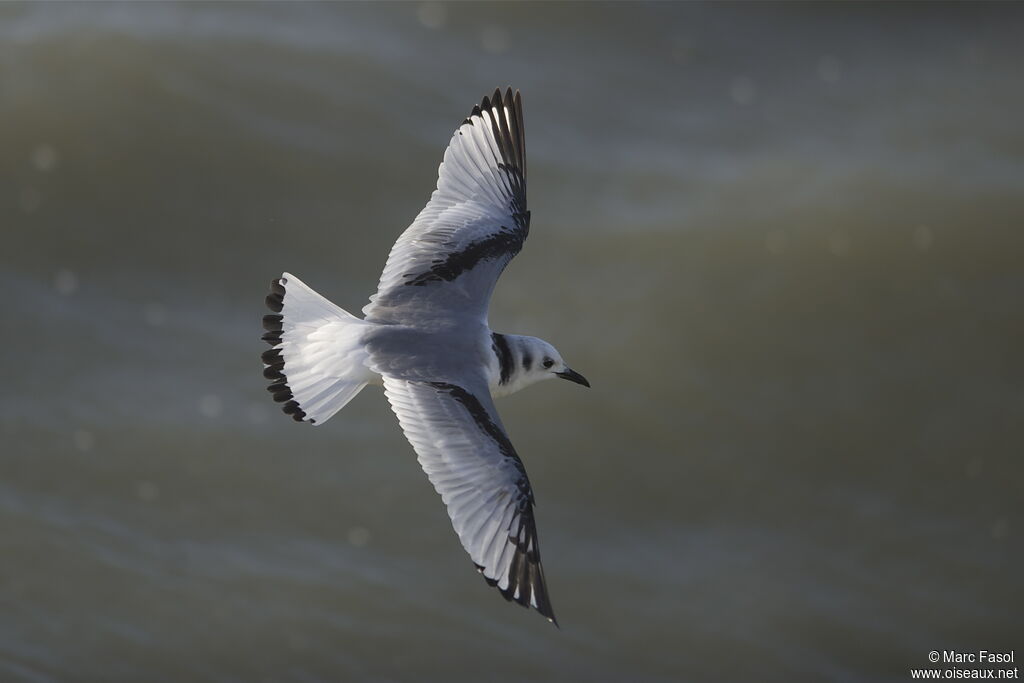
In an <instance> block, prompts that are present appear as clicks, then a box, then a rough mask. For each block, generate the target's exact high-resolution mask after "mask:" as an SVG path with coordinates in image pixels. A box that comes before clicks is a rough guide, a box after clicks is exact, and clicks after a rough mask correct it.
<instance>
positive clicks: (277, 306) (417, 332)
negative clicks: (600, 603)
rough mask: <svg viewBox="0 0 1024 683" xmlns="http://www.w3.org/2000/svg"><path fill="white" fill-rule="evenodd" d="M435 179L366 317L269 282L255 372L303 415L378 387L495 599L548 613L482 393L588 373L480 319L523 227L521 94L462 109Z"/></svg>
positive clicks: (524, 510)
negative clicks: (259, 367)
mask: <svg viewBox="0 0 1024 683" xmlns="http://www.w3.org/2000/svg"><path fill="white" fill-rule="evenodd" d="M437 175H438V178H437V189H436V190H434V192H433V194H432V195H431V196H430V201H429V202H428V203H427V205H426V206H425V207H424V208H423V210H422V211H420V213H419V215H418V216H417V217H416V220H414V221H413V222H412V225H410V226H409V227H408V228H407V229H406V230H405V232H403V233H402V235H401V236H400V237H399V238H398V241H397V242H395V246H394V247H392V249H391V254H390V255H389V256H388V260H387V263H386V264H385V266H384V272H383V274H382V275H381V278H380V284H379V285H378V286H377V293H376V294H374V295H373V296H371V297H370V303H369V304H367V305H366V306H364V307H363V314H364V316H365V317H364V318H363V319H362V320H360V319H359V318H357V317H355V316H353V315H351V314H349V313H347V312H346V311H344V310H342V309H341V308H339V307H338V306H336V305H334V304H333V303H331V302H330V301H328V300H327V299H325V298H324V297H322V296H320V295H319V294H317V293H316V292H314V291H313V290H312V289H310V288H309V287H308V286H306V285H305V284H304V283H303V282H302V281H301V280H299V278H297V277H295V276H294V275H291V274H289V273H284V274H283V275H281V277H280V278H278V279H276V280H274V282H273V283H272V284H271V288H272V291H271V293H270V294H269V295H268V296H267V306H269V307H270V309H271V310H272V311H274V313H273V314H272V315H267V316H265V317H264V318H263V327H264V328H265V329H266V330H267V332H266V334H264V335H263V339H264V341H266V342H267V343H269V344H270V345H271V346H273V348H272V349H271V350H269V351H267V352H266V353H264V354H263V362H264V364H265V365H266V368H265V369H264V371H263V374H264V376H265V377H266V378H267V379H269V380H271V381H272V382H273V383H272V384H271V385H270V387H269V390H270V392H271V393H272V394H273V395H274V400H275V401H277V402H279V403H283V404H284V406H283V407H284V412H285V413H287V414H288V415H291V416H292V417H293V418H294V419H295V420H297V421H300V422H308V423H310V424H315V425H320V424H323V423H324V422H326V421H327V420H328V419H329V418H330V417H331V416H332V415H334V414H335V413H336V412H338V411H339V410H340V409H341V408H342V406H344V405H345V404H346V403H348V402H349V401H350V400H352V398H353V397H354V396H355V395H356V394H358V393H359V390H360V389H362V388H363V387H365V386H366V385H367V384H383V385H384V394H385V395H386V396H387V399H388V401H389V402H390V403H391V408H392V410H394V412H395V414H396V415H397V416H398V422H399V424H400V425H401V426H402V430H403V431H404V432H405V436H406V438H407V439H408V440H409V442H410V443H411V444H412V447H413V448H414V449H415V451H416V454H417V456H418V460H419V463H420V465H421V466H422V467H423V470H424V471H425V472H426V473H427V476H428V477H429V478H430V482H431V483H432V484H433V485H434V488H435V489H437V492H438V493H440V494H441V499H442V500H443V501H444V503H445V505H446V506H447V508H448V515H449V516H450V517H451V520H452V525H453V526H454V527H455V532H456V533H457V534H458V536H459V540H460V541H461V542H462V546H463V547H464V548H465V549H466V552H468V553H469V556H470V558H472V560H473V563H474V564H475V565H476V568H477V570H478V571H479V572H480V573H481V574H483V577H484V579H486V580H487V583H488V584H490V585H492V586H496V587H497V588H498V590H500V591H501V594H502V596H503V597H504V598H505V599H506V600H512V601H515V602H517V603H519V604H520V605H523V606H524V607H533V608H534V609H536V610H537V611H538V612H540V613H541V614H542V615H544V616H545V617H547V618H548V619H549V620H550V621H551V622H552V623H556V622H555V614H554V612H553V611H552V609H551V601H550V600H549V598H548V589H547V586H546V585H545V583H544V570H543V569H542V567H541V563H540V548H539V547H538V545H537V525H536V522H535V520H534V511H533V503H534V500H533V491H532V489H531V488H530V480H529V478H528V477H527V476H526V470H525V468H524V467H523V462H522V460H520V459H519V455H518V454H517V453H516V450H515V448H513V446H512V442H511V441H509V438H508V435H507V434H506V433H505V428H504V427H503V426H502V424H501V418H500V417H499V416H498V412H497V410H496V409H495V407H494V403H493V401H492V400H491V399H492V398H493V397H497V396H504V395H507V394H511V393H513V392H516V391H519V390H520V389H522V388H524V387H526V386H528V385H530V384H533V383H534V382H538V381H540V380H542V379H547V378H549V377H561V378H563V379H567V380H570V381H572V382H576V383H577V384H582V385H583V386H587V387H589V386H590V384H589V383H588V382H587V380H586V379H585V378H584V377H583V375H581V374H579V373H578V372H576V371H574V370H572V369H570V368H569V366H568V365H566V364H565V361H564V360H562V356H561V355H560V354H559V353H558V351H556V350H555V347H554V346H552V345H551V344H549V343H547V342H546V341H543V340H542V339H537V338H536V337H525V336H520V335H514V334H499V333H497V332H492V331H491V328H490V326H489V325H488V323H487V307H488V304H489V301H490V298H491V292H492V291H494V285H495V283H496V282H497V280H498V276H499V275H501V272H502V271H503V270H504V269H505V266H507V265H508V263H509V261H511V260H512V257H514V256H515V255H516V254H518V253H519V250H520V249H521V248H522V246H523V242H524V241H525V240H526V236H527V234H529V232H530V212H529V211H528V210H527V209H526V146H525V141H524V139H523V108H522V100H521V99H520V97H519V92H518V91H517V92H516V93H515V94H513V93H512V90H511V89H508V90H506V91H505V93H504V95H502V93H501V91H500V90H495V91H494V94H493V95H492V96H491V97H484V98H483V101H482V102H481V103H480V105H479V106H476V107H473V111H472V113H471V114H470V115H469V118H467V119H466V120H465V121H463V122H462V125H461V126H459V128H458V130H456V131H455V133H454V135H452V139H451V142H450V143H449V144H448V149H447V150H445V153H444V161H443V162H442V163H441V166H440V167H439V168H438V171H437Z"/></svg>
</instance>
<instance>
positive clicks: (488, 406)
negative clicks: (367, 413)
mask: <svg viewBox="0 0 1024 683" xmlns="http://www.w3.org/2000/svg"><path fill="white" fill-rule="evenodd" d="M384 393H385V394H386V395H387V397H388V401H390V403H391V407H392V409H393V410H394V411H395V414H396V415H397V416H398V421H399V423H400V424H401V425H402V430H403V431H404V432H405V436H406V438H408V439H409V441H410V442H411V443H412V445H413V448H414V449H416V454H417V456H419V457H418V460H419V463H420V465H421V466H422V467H423V470H424V471H425V472H426V473H427V476H428V477H429V478H430V482H431V483H432V484H433V485H434V488H435V489H437V492H438V493H440V494H441V499H442V500H444V503H445V505H446V506H447V507H448V515H449V516H450V517H451V519H452V526H454V527H455V532H456V533H457V534H458V535H459V540H460V541H462V546H463V547H464V548H465V549H466V551H467V552H468V553H469V556H470V558H472V560H473V563H474V564H475V565H476V568H477V569H478V570H479V571H480V573H481V574H483V575H484V578H485V579H486V580H487V583H489V584H490V585H492V586H497V587H498V590H500V591H501V594H502V596H504V598H505V599H506V600H514V601H515V602H517V603H519V604H520V605H523V606H524V607H533V608H535V609H536V610H537V611H538V612H540V613H541V614H543V615H544V616H545V617H547V618H548V619H549V620H550V621H551V622H553V623H555V615H554V612H553V611H552V609H551V602H550V601H549V600H548V591H547V586H546V585H545V583H544V571H543V569H542V568H541V564H540V549H539V548H538V546H537V526H536V523H535V522H534V517H533V491H532V490H531V488H530V480H529V479H528V478H527V476H526V470H525V469H524V468H523V463H522V461H521V460H520V459H519V456H518V455H516V451H515V449H514V448H513V447H512V443H511V442H510V441H509V439H508V436H506V434H505V429H504V427H502V425H501V420H500V419H499V418H498V414H497V412H496V411H495V409H494V404H493V403H492V402H491V397H490V393H489V392H488V391H487V385H486V383H484V382H483V381H479V382H473V383H472V386H470V387H462V386H459V385H456V384H452V383H449V382H428V381H418V380H405V379H398V378H395V377H390V376H388V375H385V376H384Z"/></svg>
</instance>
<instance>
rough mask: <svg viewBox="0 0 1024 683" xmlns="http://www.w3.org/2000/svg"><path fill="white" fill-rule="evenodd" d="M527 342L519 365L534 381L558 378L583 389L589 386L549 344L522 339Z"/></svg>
mask: <svg viewBox="0 0 1024 683" xmlns="http://www.w3.org/2000/svg"><path fill="white" fill-rule="evenodd" d="M523 339H524V340H527V344H526V348H524V349H523V350H522V356H521V363H522V367H523V368H524V369H525V370H526V372H528V373H530V374H532V375H533V376H534V377H535V378H536V379H535V381H536V380H541V379H549V378H551V377H560V378H561V379H567V380H569V381H570V382H576V384H582V385H583V386H585V387H589V386H590V382H588V381H587V378H586V377H584V376H583V375H581V374H580V373H578V372H576V371H575V370H573V369H572V368H570V367H569V366H568V364H566V362H565V361H564V360H563V359H562V354H560V353H558V349H556V348H555V347H554V346H552V345H551V344H549V343H547V342H546V341H544V340H543V339H537V338H536V337H523Z"/></svg>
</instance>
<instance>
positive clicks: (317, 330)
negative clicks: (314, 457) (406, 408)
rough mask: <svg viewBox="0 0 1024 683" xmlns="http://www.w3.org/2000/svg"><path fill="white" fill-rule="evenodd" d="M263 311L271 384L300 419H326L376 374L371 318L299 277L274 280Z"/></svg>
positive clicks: (276, 396)
mask: <svg viewBox="0 0 1024 683" xmlns="http://www.w3.org/2000/svg"><path fill="white" fill-rule="evenodd" d="M270 287H271V292H270V294H269V295H267V306H268V307H269V308H270V310H272V311H274V313H272V314H269V315H265V316H263V328H264V329H265V330H266V331H267V332H266V334H264V335H263V341H265V342H267V343H268V344H270V345H271V346H273V347H274V348H272V349H271V350H269V351H266V352H265V353H264V354H263V363H264V364H265V365H266V367H265V368H264V369H263V376H264V377H266V378H267V379H269V380H270V381H271V382H272V384H271V385H270V386H269V387H267V389H268V390H269V391H270V393H272V394H273V395H274V400H275V401H277V402H278V403H283V404H284V406H283V408H284V412H285V413H287V414H289V415H291V416H292V418H294V419H295V420H296V421H299V422H302V421H305V422H309V423H310V424H317V425H319V424H323V423H324V422H326V421H327V420H328V419H329V418H330V417H331V416H332V415H334V414H335V413H336V412H338V411H339V410H341V409H342V407H344V405H345V404H346V403H348V402H349V401H351V400H352V399H353V398H354V397H355V395H356V394H358V393H359V390H360V389H362V388H363V387H365V386H366V384H367V383H368V382H370V381H371V380H372V379H373V378H374V375H373V373H372V372H371V371H370V370H369V368H367V366H366V357H367V356H366V351H365V350H364V348H363V343H362V336H363V333H364V332H365V331H366V327H367V326H368V325H370V324H371V323H367V322H364V321H362V320H360V319H359V318H356V317H355V316H353V315H352V314H350V313H348V312H347V311H345V310H343V309H342V308H340V307H338V306H335V305H334V304H332V303H331V302H330V301H328V300H327V299H325V298H324V297H322V296H320V295H319V294H317V293H316V292H314V291H313V290H312V289H310V288H309V287H308V286H307V285H306V284H305V283H304V282H302V281H301V280H300V279H299V278H297V277H295V276H294V275H291V274H290V273H284V274H283V275H281V277H280V278H278V279H276V280H274V281H273V282H272V283H271V285H270Z"/></svg>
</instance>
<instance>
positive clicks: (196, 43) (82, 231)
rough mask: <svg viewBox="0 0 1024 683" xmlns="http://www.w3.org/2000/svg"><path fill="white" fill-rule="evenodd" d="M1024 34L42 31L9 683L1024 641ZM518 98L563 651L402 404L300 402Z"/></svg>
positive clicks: (914, 20) (709, 667) (885, 657)
mask: <svg viewBox="0 0 1024 683" xmlns="http://www.w3.org/2000/svg"><path fill="white" fill-rule="evenodd" d="M1022 27H1024V11H1022V7H1021V6H1020V5H1018V4H998V5H987V4H980V3H971V4H958V5H928V4H919V3H914V4H892V5H875V4H821V5H819V4H725V5H718V4H716V5H704V4H667V3H666V4H653V5H649V4H628V5H626V4H622V5H618V4H487V5H482V4H430V3H427V4H387V5H368V4H330V3H318V4H305V3H282V4H277V3H251V4H250V3H226V4H217V3H187V4H163V3H138V4H130V3H111V4H94V3H33V4H7V3H5V4H2V5H0V238H2V242H0V291H2V292H3V313H2V323H0V338H2V347H0V354H2V358H3V360H2V362H0V368H2V387H3V388H2V390H0V548H2V554H0V680H2V681H51V680H54V681H168V682H179V681H246V682H248V681H348V680H374V681H471V680H472V681H480V680H482V681H606V680H607V681H740V680H778V681H794V680H836V681H861V680H885V681H905V680H910V669H911V668H916V667H925V666H928V661H927V655H928V652H929V651H931V650H943V649H957V650H964V651H970V650H978V649H987V650H994V651H995V650H1009V649H1013V648H1016V652H1017V654H1018V659H1019V658H1020V656H1021V654H1022V653H1024V616H1022V615H1024V611H1022V610H1024V591H1022V579H1021V577H1022V576H1024V552H1022V551H1024V547H1022V538H1024V463H1022V454H1024V126H1022V125H1021V121H1022V116H1021V113H1022V112H1024V87H1022V80H1021V73H1022V68H1024V41H1022V40H1021V35H1022ZM506 85H511V86H513V87H516V88H519V89H520V90H521V91H522V93H523V101H524V107H525V118H526V129H527V154H528V164H529V198H530V208H531V210H532V214H533V223H532V232H531V236H530V239H529V240H528V242H527V243H526V246H525V248H524V250H523V252H522V254H520V256H519V257H518V258H517V259H516V260H515V261H514V262H513V263H512V264H511V266H510V267H509V268H508V270H507V271H506V273H505V275H504V277H503V279H502V280H501V282H500V283H499V286H498V289H497V292H496V294H495V298H494V302H493V306H492V309H491V324H492V326H493V327H494V328H495V329H497V330H499V331H504V332H514V333H525V334H533V335H537V336H541V337H544V338H546V339H548V340H550V341H552V342H553V343H554V344H555V345H556V346H558V348H559V350H560V351H561V352H562V354H563V355H564V356H565V357H566V359H567V361H568V362H569V363H570V364H571V365H572V366H573V367H574V368H576V369H578V370H579V371H581V372H582V373H584V374H585V375H586V376H587V377H588V379H590V381H591V383H592V384H593V388H592V389H590V390H586V389H583V388H581V387H578V386H576V385H573V384H570V383H566V382H550V383H544V384H541V385H538V386H534V387H532V388H530V389H527V390H526V391H524V392H522V393H520V394H517V395H515V396H512V397H509V398H506V399H502V400H501V401H500V402H499V408H500V410H501V411H502V415H503V417H504V421H505V423H506V426H507V427H508V429H509V432H510V434H511V437H512V440H513V442H514V443H515V444H516V447H517V449H518V451H519V452H520V454H521V455H522V457H523V460H524V461H525V463H526V466H527V468H528V471H529V473H530V477H531V480H532V482H533V486H534V489H535V493H536V498H537V504H538V508H537V516H538V524H539V531H540V543H541V547H542V549H543V555H544V563H545V569H546V574H547V579H548V585H549V588H550V592H551V597H552V602H553V604H554V607H555V611H556V614H557V615H558V618H559V621H560V623H561V626H562V628H561V630H556V629H555V628H553V627H552V626H551V625H549V624H547V623H546V622H545V621H544V620H543V619H542V618H540V617H539V616H538V615H536V614H535V613H530V612H528V611H526V610H523V609H521V608H519V607H517V606H514V605H509V604H506V603H505V602H504V601H503V600H501V598H500V596H499V595H498V594H497V592H496V591H494V590H493V589H491V588H488V587H487V586H486V585H485V583H484V582H483V581H482V580H481V579H480V577H479V576H477V574H476V572H474V571H473V566H472V564H471V563H470V561H469V559H468V557H467V556H466V555H465V553H464V552H463V551H462V549H461V547H460V545H459V543H458V540H457V538H456V536H455V534H454V533H453V531H452V529H451V525H450V523H449V521H448V518H447V516H446V514H445V511H444V507H443V505H442V504H441V501H440V499H439V498H438V496H437V495H436V493H435V492H434V491H433V489H432V488H431V486H430V484H429V483H428V481H427V479H426V477H425V476H424V475H423V473H422V472H421V471H420V469H419V467H418V465H417V463H416V459H415V455H414V453H413V452H412V449H411V447H410V446H409V445H408V443H407V442H406V441H405V439H404V438H403V436H402V434H401V432H400V430H399V428H398V424H397V421H396V420H395V418H394V416H393V415H392V414H391V412H390V410H389V408H388V406H387V403H386V401H385V400H384V397H383V396H382V394H381V392H380V391H379V390H377V389H374V388H370V389H367V390H366V391H364V392H363V394H361V395H360V396H359V397H358V398H357V399H356V400H355V401H354V402H353V403H351V404H350V405H349V406H347V407H346V408H345V409H344V410H343V411H342V412H341V413H339V414H338V415H337V416H336V417H334V418H332V419H331V420H330V422H328V423H327V424H325V425H323V426H321V427H316V428H312V427H309V426H308V425H299V424H296V423H294V422H292V421H291V420H289V419H288V418H287V417H286V416H285V415H283V414H281V413H280V412H279V411H278V410H277V407H276V406H275V405H274V404H273V403H272V402H271V400H270V397H269V394H267V392H266V391H265V390H264V384H265V382H264V380H263V378H262V375H261V369H262V366H261V364H260V361H259V354H260V353H261V352H262V351H263V348H264V345H263V344H262V343H261V342H260V340H259V336H260V334H261V333H262V330H261V326H260V318H261V316H262V315H263V313H264V309H263V297H264V295H265V294H266V292H267V287H268V284H269V282H270V280H271V279H272V278H273V277H276V276H277V275H278V274H279V273H280V272H281V271H283V270H288V271H290V272H293V273H295V274H296V275H298V276H299V277H301V278H303V279H304V280H305V281H306V282H307V283H308V284H310V285H311V286H312V287H314V288H316V289H317V290H319V291H320V292H322V293H323V294H325V295H326V296H328V297H329V298H331V299H333V300H334V301H336V302H337V303H338V304H339V305H341V306H343V307H344V308H346V309H347V310H350V311H353V312H355V311H358V310H359V309H360V308H361V307H362V305H363V304H364V303H365V300H366V297H367V296H368V295H369V294H370V293H371V292H372V291H373V290H374V289H375V286H376V282H377V277H378V276H379V273H380V269H381V268H382V266H383V264H384V260H385V257H386V255H387V252H388V250H389V248H390V246H391V244H392V242H393V241H394V239H395V238H396V237H397V235H398V234H399V233H400V231H401V230H402V229H404V228H405V226H406V225H408V223H409V222H410V221H411V220H412V218H413V217H414V216H415V214H416V213H417V212H418V211H419V209H420V208H421V207H422V206H423V204H424V203H425V202H426V200H427V198H428V197H429V194H430V191H431V189H432V188H433V183H434V181H435V178H436V171H437V165H438V163H439V162H440V160H441V155H442V152H443V148H444V146H445V145H446V144H447V141H448V138H449V136H450V135H451V132H452V130H453V129H454V127H455V126H456V125H457V124H458V123H459V122H460V121H461V120H462V118H463V117H464V116H466V115H467V114H468V112H469V110H470V108H471V107H472V105H473V104H474V103H475V102H478V101H479V99H480V97H481V96H482V95H484V94H485V93H487V92H489V91H492V90H493V89H494V88H495V87H504V86H506Z"/></svg>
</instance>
